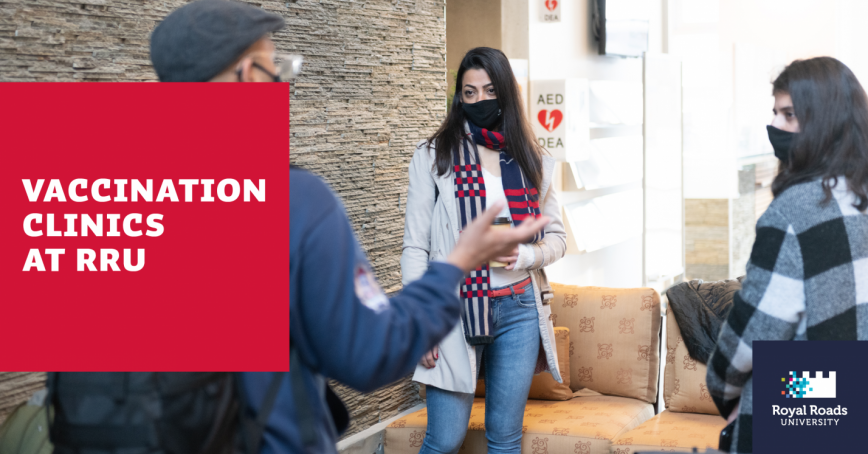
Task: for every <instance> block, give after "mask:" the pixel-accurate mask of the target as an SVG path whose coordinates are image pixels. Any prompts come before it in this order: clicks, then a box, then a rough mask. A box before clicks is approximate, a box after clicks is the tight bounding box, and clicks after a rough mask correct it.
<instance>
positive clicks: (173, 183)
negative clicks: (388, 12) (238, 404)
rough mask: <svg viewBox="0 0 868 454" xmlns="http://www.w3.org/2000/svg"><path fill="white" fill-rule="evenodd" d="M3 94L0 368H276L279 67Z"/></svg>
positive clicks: (285, 197) (283, 113)
mask: <svg viewBox="0 0 868 454" xmlns="http://www.w3.org/2000/svg"><path fill="white" fill-rule="evenodd" d="M0 99H2V110H0V130H2V139H0V144H2V145H0V151H2V153H0V156H2V157H3V162H2V164H0V197H2V200H3V210H2V216H0V320H2V323H0V370H2V371H158V370H159V371H206V370H207V371H216V370H219V371H241V370H244V371H275V370H289V172H288V170H289V84H284V83H272V84H219V83H212V84H161V83H160V84H158V83H50V84H44V83H40V84H37V83H32V84H31V83H5V84H0Z"/></svg>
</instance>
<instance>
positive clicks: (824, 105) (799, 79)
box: [772, 57, 868, 211]
mask: <svg viewBox="0 0 868 454" xmlns="http://www.w3.org/2000/svg"><path fill="white" fill-rule="evenodd" d="M772 85H773V89H772V93H773V94H777V93H788V94H789V95H790V98H791V99H792V101H793V109H794V110H795V111H796V112H795V113H796V118H797V119H798V120H799V133H798V134H796V136H795V138H794V140H793V148H792V150H791V151H790V159H789V162H788V163H787V164H783V163H781V166H780V172H779V173H778V176H777V177H776V178H775V180H774V182H773V183H772V193H773V194H774V195H775V197H777V196H778V195H780V194H781V193H782V192H784V191H785V190H786V189H787V188H789V187H791V186H793V185H796V184H799V183H803V182H806V181H810V180H814V179H816V178H822V180H823V191H824V192H825V193H826V199H825V200H824V201H823V203H828V202H829V201H830V200H831V199H832V191H831V188H832V187H834V186H835V185H837V183H838V179H837V177H839V176H844V177H846V178H847V186H848V187H849V189H850V191H852V192H853V193H854V194H855V195H856V203H855V204H854V205H853V206H855V207H856V208H857V209H859V210H860V211H864V210H865V209H866V208H868V97H866V95H865V90H863V89H862V85H860V84H859V81H858V80H856V76H855V75H853V72H852V71H850V68H848V67H847V66H845V65H844V64H843V63H841V62H840V61H838V60H836V59H834V58H831V57H817V58H811V59H809V60H796V61H794V62H792V63H790V64H789V65H788V66H787V67H786V68H784V71H783V72H782V73H781V74H780V75H779V76H778V77H777V79H775V81H774V83H773V84H772Z"/></svg>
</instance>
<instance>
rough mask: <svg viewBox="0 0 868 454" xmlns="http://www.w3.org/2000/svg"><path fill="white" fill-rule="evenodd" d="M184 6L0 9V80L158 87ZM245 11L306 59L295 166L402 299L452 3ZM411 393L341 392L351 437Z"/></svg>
mask: <svg viewBox="0 0 868 454" xmlns="http://www.w3.org/2000/svg"><path fill="white" fill-rule="evenodd" d="M185 3H186V1H181V0H165V1H160V0H74V1H71V0H0V81H3V82H12V81H15V82H49V81H51V82H57V81H155V80H156V74H155V73H154V71H153V69H152V68H151V66H150V60H149V53H148V42H149V41H148V40H149V35H150V32H151V31H152V30H153V29H154V27H155V26H156V25H157V24H158V23H159V21H160V20H161V19H162V18H163V17H165V16H166V14H168V13H169V12H170V11H172V10H174V9H175V8H177V7H179V6H181V5H183V4H185ZM247 3H250V4H252V5H254V6H258V7H261V8H263V9H265V10H268V11H271V12H274V13H277V14H280V15H282V16H283V17H284V18H285V19H286V23H287V26H286V28H285V29H284V30H282V31H280V32H277V33H276V34H275V35H274V37H273V39H274V41H275V44H276V45H277V48H278V50H279V51H280V52H286V53H294V54H301V55H303V56H304V58H305V63H304V68H303V72H302V75H301V77H300V78H298V79H297V80H296V81H294V82H293V83H292V85H291V88H290V93H291V94H290V99H291V106H292V108H291V111H290V112H291V113H290V122H291V131H290V134H291V137H290V144H291V149H292V152H291V154H290V162H291V163H292V164H293V165H298V166H301V167H304V168H307V169H309V170H311V171H313V172H315V173H317V174H319V175H321V176H322V177H323V178H324V179H325V180H326V181H327V182H328V183H330V184H331V185H332V187H333V188H334V189H335V191H336V192H337V194H338V195H339V196H340V197H341V198H342V199H343V201H344V203H345V205H346V209H347V214H348V215H349V217H350V220H351V222H352V224H353V227H354V228H355V230H356V233H357V234H358V238H359V240H360V241H361V243H362V245H363V246H364V248H365V250H366V251H367V253H368V256H369V258H370V259H371V263H372V265H373V266H374V268H375V270H376V272H377V275H378V277H379V279H380V283H381V285H382V286H383V287H384V288H385V289H386V290H387V291H388V292H390V293H393V292H395V291H397V290H399V289H400V287H401V285H400V284H401V276H400V266H399V259H400V255H401V240H402V236H403V230H404V208H405V204H406V187H407V167H408V164H409V161H410V158H411V157H412V153H413V150H414V148H415V145H416V144H417V143H418V142H419V141H420V140H422V139H424V138H425V137H426V136H428V135H430V134H431V133H433V132H434V130H435V129H436V128H437V126H438V125H439V123H440V121H441V120H442V118H443V117H444V115H445V113H446V62H445V59H446V24H445V20H446V18H445V8H444V6H445V1H444V0H355V1H354V0H285V1H265V0H262V1H247ZM6 377H7V375H5V374H0V380H4V379H6ZM414 389H415V387H414V386H413V385H412V384H411V383H410V382H409V380H406V379H405V380H402V381H400V382H398V383H397V384H395V385H392V386H390V387H387V388H384V389H383V390H380V391H378V392H375V393H371V394H368V395H358V394H356V393H355V392H354V391H352V390H349V389H347V388H341V390H342V394H343V396H344V397H345V398H347V400H348V401H350V402H351V403H352V404H351V411H352V413H353V415H354V417H355V419H354V423H353V426H352V427H351V429H350V431H349V433H350V434H351V433H355V432H357V431H359V430H361V429H363V428H364V427H367V426H368V425H370V424H371V423H373V422H376V421H378V420H381V419H385V418H388V417H389V416H391V415H393V414H395V413H397V412H399V411H401V410H403V409H405V408H408V407H410V406H412V405H414V404H415V403H417V402H418V397H417V395H416V393H415V392H413V391H414ZM16 392H17V391H16ZM8 395H9V391H7V392H6V393H5V394H4V391H3V389H0V399H3V398H4V397H5V396H8ZM14 395H17V394H14ZM18 397H19V398H24V396H23V395H21V396H18ZM0 401H2V400H0ZM0 418H2V413H0Z"/></svg>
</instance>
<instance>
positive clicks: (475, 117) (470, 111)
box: [461, 99, 500, 129]
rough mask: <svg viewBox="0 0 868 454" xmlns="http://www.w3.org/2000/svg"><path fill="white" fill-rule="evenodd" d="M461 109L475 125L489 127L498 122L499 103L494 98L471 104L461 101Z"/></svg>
mask: <svg viewBox="0 0 868 454" xmlns="http://www.w3.org/2000/svg"><path fill="white" fill-rule="evenodd" d="M461 109H462V110H464V114H465V115H467V119H468V120H470V121H471V122H472V123H473V124H475V125H476V126H479V127H480V128H484V129H491V128H493V127H495V126H497V124H498V123H499V122H500V104H498V102H497V100H496V99H486V100H485V101H478V102H475V103H473V104H467V103H461Z"/></svg>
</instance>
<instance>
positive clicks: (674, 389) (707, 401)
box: [663, 312, 720, 415]
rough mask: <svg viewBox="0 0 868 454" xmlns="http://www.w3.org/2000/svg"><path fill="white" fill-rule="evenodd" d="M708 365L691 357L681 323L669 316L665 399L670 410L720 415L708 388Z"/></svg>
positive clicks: (664, 386) (664, 373) (664, 387)
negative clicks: (680, 326) (682, 336)
mask: <svg viewBox="0 0 868 454" xmlns="http://www.w3.org/2000/svg"><path fill="white" fill-rule="evenodd" d="M705 372H706V366H705V364H702V363H701V362H699V361H696V360H694V359H693V358H691V357H690V354H689V353H688V352H687V347H686V346H685V345H684V340H683V339H682V338H681V330H680V329H678V322H676V321H675V317H673V316H672V313H671V312H670V313H669V314H667V316H666V366H665V367H664V368H663V400H664V401H665V402H666V408H667V409H669V410H670V411H676V412H686V413H705V414H709V415H719V414H720V412H718V411H717V407H716V406H715V405H714V401H712V400H711V395H710V394H709V393H708V385H706V383H705Z"/></svg>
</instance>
